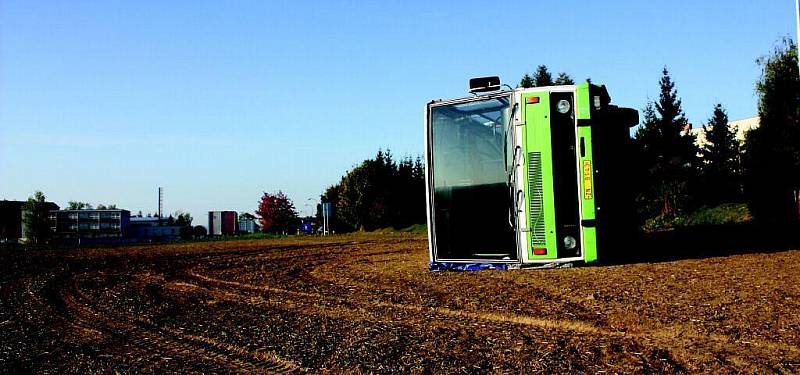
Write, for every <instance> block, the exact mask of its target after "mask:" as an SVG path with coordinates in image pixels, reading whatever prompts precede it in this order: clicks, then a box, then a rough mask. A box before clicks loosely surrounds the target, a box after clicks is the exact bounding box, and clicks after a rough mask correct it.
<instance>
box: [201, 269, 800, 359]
mask: <svg viewBox="0 0 800 375" xmlns="http://www.w3.org/2000/svg"><path fill="white" fill-rule="evenodd" d="M186 275H187V276H188V277H189V278H191V279H194V280H196V281H201V282H204V283H207V284H210V285H216V286H218V287H223V288H228V289H232V290H234V292H230V291H222V290H219V291H217V292H221V293H223V294H227V295H228V297H229V298H231V299H232V300H234V301H237V302H246V303H256V304H260V303H270V302H269V301H268V300H267V299H264V298H262V299H261V300H260V301H258V300H257V301H255V302H254V300H253V299H252V298H248V297H249V296H248V295H246V294H241V293H236V291H237V290H246V291H251V292H266V293H275V294H283V295H288V296H292V297H295V298H301V299H310V300H312V301H311V302H309V303H311V304H313V303H315V301H319V300H325V301H329V302H333V303H334V304H337V305H339V306H337V307H336V308H335V310H334V311H328V312H327V313H328V314H329V315H330V316H332V317H341V316H349V317H351V318H359V317H361V318H362V319H363V317H364V315H365V314H363V313H360V312H359V311H358V310H361V311H372V312H374V313H375V314H367V315H370V316H372V317H373V319H374V317H375V316H378V314H379V312H378V311H375V308H381V309H396V310H401V311H405V312H409V313H412V314H419V315H422V316H423V317H424V318H423V319H434V318H435V319H438V320H440V321H447V322H451V323H456V324H458V325H471V324H486V323H489V324H492V325H500V326H501V327H504V326H508V325H511V324H513V325H521V326H527V327H533V328H537V329H542V330H559V331H569V332H574V333H579V334H587V335H602V336H609V337H615V338H620V339H634V340H638V341H640V342H643V343H650V344H651V345H654V346H661V347H664V348H668V349H670V350H673V351H677V352H678V353H681V354H682V357H686V358H690V357H694V356H695V354H694V352H695V351H702V350H704V349H708V347H719V346H723V347H726V346H736V347H738V348H740V349H741V348H742V347H744V348H747V349H750V350H751V351H752V349H753V348H758V349H759V350H761V351H765V352H770V351H781V352H787V353H791V354H793V355H794V356H796V358H798V359H800V348H797V347H795V346H792V345H787V344H782V343H777V342H771V341H748V342H747V343H742V342H737V341H735V340H732V339H731V338H729V337H727V336H722V335H718V334H709V335H699V334H694V333H691V332H686V331H685V330H678V331H676V330H674V329H670V327H665V328H664V329H656V330H649V331H644V332H630V331H628V332H621V331H613V330H608V329H603V328H600V327H596V326H594V325H591V324H587V323H582V322H578V321H570V320H557V319H544V318H537V317H532V316H528V315H521V314H513V313H495V312H483V311H465V310H453V309H450V308H444V307H426V306H422V305H410V304H404V303H394V302H386V301H368V302H365V301H357V300H350V299H346V298H342V297H335V296H326V295H322V294H319V293H314V292H302V291H293V290H288V289H283V288H276V287H272V286H262V285H252V284H246V283H240V282H236V281H229V280H222V279H218V278H214V277H210V276H207V275H203V274H200V273H198V272H197V271H195V270H194V269H190V270H187V273H186ZM194 285H195V286H196V287H198V288H203V287H202V286H200V285H197V284H194ZM203 289H206V288H203ZM212 292H213V291H212ZM293 304H297V302H293ZM300 304H302V302H300ZM347 305H351V306H353V308H348V307H343V306H347ZM319 312H320V313H323V314H325V313H326V312H325V311H324V310H323V311H319ZM673 328H674V327H673ZM676 344H678V345H676ZM742 352H747V350H743V351H742ZM772 354H774V353H772ZM728 360H730V361H731V362H732V363H733V364H735V365H736V366H738V367H740V368H747V367H749V366H750V365H754V363H752V362H751V361H749V360H748V359H746V358H743V357H742V356H741V355H739V354H735V355H731V356H729V357H728Z"/></svg>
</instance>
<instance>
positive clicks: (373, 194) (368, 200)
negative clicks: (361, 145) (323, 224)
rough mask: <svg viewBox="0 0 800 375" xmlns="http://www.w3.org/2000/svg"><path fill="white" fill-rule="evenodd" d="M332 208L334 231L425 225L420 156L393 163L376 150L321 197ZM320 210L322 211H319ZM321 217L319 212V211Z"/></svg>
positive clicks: (392, 159)
mask: <svg viewBox="0 0 800 375" xmlns="http://www.w3.org/2000/svg"><path fill="white" fill-rule="evenodd" d="M320 200H321V202H323V203H328V202H329V203H331V204H332V206H333V208H334V218H335V219H334V221H333V229H334V230H335V231H339V232H342V231H352V230H375V229H379V228H388V227H393V228H398V229H399V228H405V227H408V226H410V225H413V224H419V223H424V222H425V221H426V219H425V168H424V166H423V163H422V158H421V157H416V158H411V157H405V158H403V159H401V160H400V161H395V160H394V157H393V156H392V153H391V151H390V150H387V151H385V152H384V151H382V150H378V153H377V154H376V155H375V157H374V158H370V159H366V160H364V161H362V162H361V163H360V164H359V165H358V166H356V167H355V168H353V169H351V170H350V171H348V172H347V173H346V174H345V175H344V176H342V178H341V180H340V181H339V182H338V183H337V184H335V185H332V186H330V187H328V188H327V189H326V190H325V192H324V193H323V194H322V195H321V196H320ZM318 211H321V210H318ZM318 216H319V217H321V212H318Z"/></svg>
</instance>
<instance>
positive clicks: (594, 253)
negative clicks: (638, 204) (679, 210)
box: [425, 77, 638, 269]
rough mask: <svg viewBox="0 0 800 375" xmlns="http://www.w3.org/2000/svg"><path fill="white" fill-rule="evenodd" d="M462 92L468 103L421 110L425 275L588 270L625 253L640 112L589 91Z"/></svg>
mask: <svg viewBox="0 0 800 375" xmlns="http://www.w3.org/2000/svg"><path fill="white" fill-rule="evenodd" d="M470 83H471V85H470V86H471V90H470V91H471V92H472V93H473V96H470V97H465V98H460V99H453V100H438V101H432V102H430V103H428V105H427V107H426V116H425V117H426V120H425V135H426V137H425V151H426V155H425V159H426V163H427V168H426V181H427V186H426V188H427V190H426V193H427V205H428V240H429V249H430V261H431V268H432V269H434V267H440V266H441V265H442V264H461V265H463V264H465V263H467V264H471V263H479V264H492V263H499V264H505V265H506V266H511V267H515V266H544V265H558V264H563V263H578V262H585V263H591V262H594V261H596V260H597V259H598V257H599V256H602V254H604V253H605V252H610V251H613V249H614V248H615V247H618V246H624V239H625V238H626V235H627V232H626V231H627V229H628V228H630V225H629V224H630V220H631V217H632V216H633V215H632V213H631V209H632V207H633V206H632V199H631V195H630V193H629V190H628V188H627V186H628V185H629V184H628V183H627V182H626V179H627V178H628V176H626V165H628V164H629V163H630V161H629V160H627V159H626V154H627V150H628V148H629V147H630V133H629V128H630V127H631V126H634V125H636V124H637V123H638V112H637V111H636V110H633V109H629V108H620V107H617V106H614V105H611V104H610V102H611V98H610V97H609V95H608V92H607V91H606V88H605V86H597V85H593V84H589V83H584V84H579V85H570V86H548V87H535V88H527V89H522V88H518V89H513V90H500V88H501V86H500V82H499V79H498V78H497V77H487V78H483V79H473V80H472V81H471V82H470Z"/></svg>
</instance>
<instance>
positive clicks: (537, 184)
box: [528, 152, 545, 247]
mask: <svg viewBox="0 0 800 375" xmlns="http://www.w3.org/2000/svg"><path fill="white" fill-rule="evenodd" d="M542 188H543V187H542V153H541V152H530V153H528V191H530V192H531V193H530V194H531V199H530V207H529V208H530V214H531V245H533V246H534V247H544V246H545V235H544V229H545V228H544V202H543V197H542V195H543V194H542Z"/></svg>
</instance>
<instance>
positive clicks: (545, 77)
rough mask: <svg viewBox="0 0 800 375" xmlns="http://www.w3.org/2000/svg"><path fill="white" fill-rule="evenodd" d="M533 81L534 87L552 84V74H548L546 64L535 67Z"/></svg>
mask: <svg viewBox="0 0 800 375" xmlns="http://www.w3.org/2000/svg"><path fill="white" fill-rule="evenodd" d="M533 82H534V86H536V87H542V86H553V76H552V75H550V72H549V71H548V70H547V66H545V65H539V67H538V68H536V73H534V74H533Z"/></svg>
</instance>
